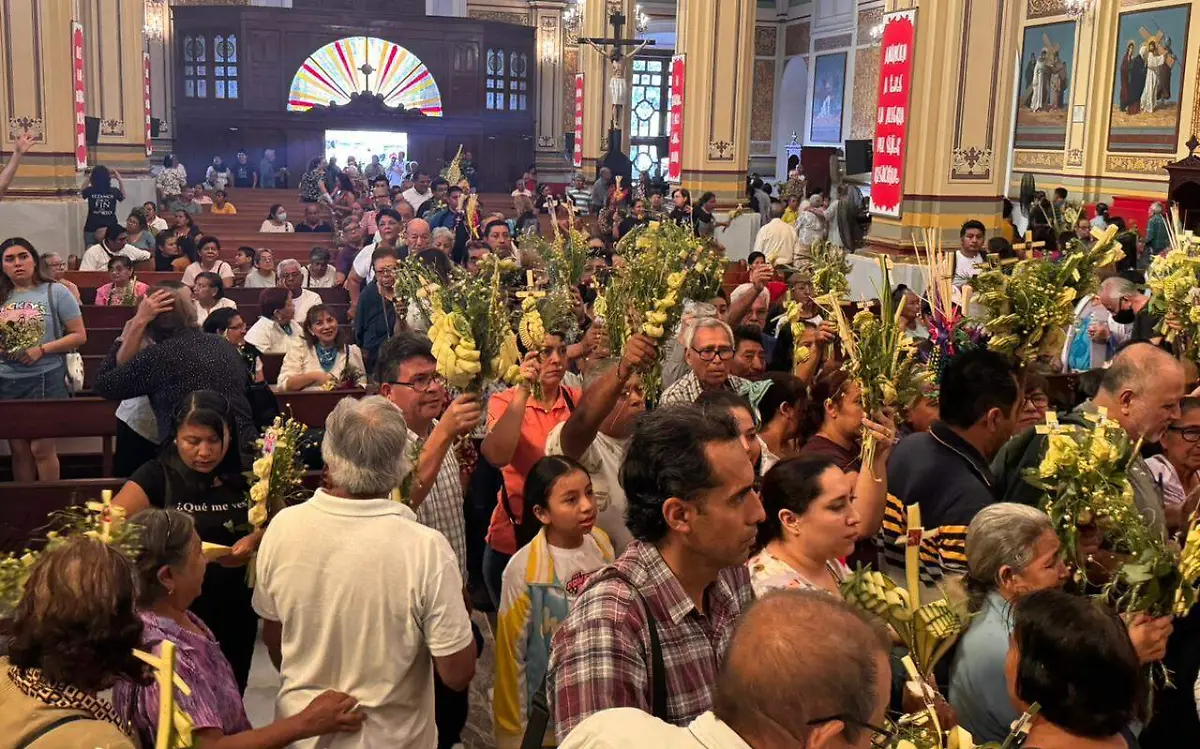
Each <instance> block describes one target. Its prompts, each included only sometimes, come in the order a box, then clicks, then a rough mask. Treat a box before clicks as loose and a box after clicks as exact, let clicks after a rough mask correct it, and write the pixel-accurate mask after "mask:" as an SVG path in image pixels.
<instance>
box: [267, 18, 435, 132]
mask: <svg viewBox="0 0 1200 749" xmlns="http://www.w3.org/2000/svg"><path fill="white" fill-rule="evenodd" d="M356 93H373V94H378V95H379V96H382V97H383V103H384V104H385V105H386V106H389V107H399V106H404V107H405V108H406V109H419V110H421V111H422V112H424V113H425V115H427V116H429V117H441V116H442V94H441V92H440V91H439V90H438V86H437V82H436V81H434V80H433V74H432V73H430V72H429V68H427V67H425V64H424V63H422V62H421V60H420V59H419V58H418V57H417V56H416V55H414V54H413V53H411V52H409V51H408V50H407V49H405V48H404V47H401V46H399V45H397V44H393V43H392V42H389V41H386V40H383V39H378V38H376V37H369V36H353V37H346V38H344V39H339V40H337V41H336V42H331V43H329V44H326V45H325V46H324V47H321V48H320V49H318V50H317V51H316V52H314V53H312V54H311V55H310V56H309V57H308V59H306V60H305V61H304V64H303V65H301V66H300V69H299V70H297V71H296V75H295V77H294V78H292V88H291V91H290V92H289V93H288V111H291V112H305V111H307V110H309V109H312V108H313V107H327V106H330V105H341V104H347V103H349V102H350V97H351V95H353V94H356Z"/></svg>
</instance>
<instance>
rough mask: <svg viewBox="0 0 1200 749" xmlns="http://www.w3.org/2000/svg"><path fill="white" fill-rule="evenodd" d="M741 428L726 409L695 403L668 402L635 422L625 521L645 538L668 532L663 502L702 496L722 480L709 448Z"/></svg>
mask: <svg viewBox="0 0 1200 749" xmlns="http://www.w3.org/2000/svg"><path fill="white" fill-rule="evenodd" d="M738 439H739V434H738V428H737V425H736V424H735V423H734V421H733V419H731V418H730V417H729V416H728V415H726V414H724V413H713V414H707V413H705V412H704V409H702V408H699V407H698V406H695V405H692V404H675V405H668V406H662V407H660V408H658V409H656V410H654V411H650V412H648V413H645V414H642V415H641V416H639V417H638V419H637V421H636V422H635V423H634V428H633V437H632V438H631V440H630V442H629V449H628V451H627V453H626V458H625V463H624V464H622V466H621V486H622V488H624V489H625V497H626V510H625V525H626V526H628V528H629V532H630V533H631V534H633V537H634V538H636V539H638V540H639V541H646V542H648V543H654V542H656V541H659V540H660V539H662V538H663V537H665V536H666V535H667V530H668V529H667V523H666V519H665V518H663V512H662V510H663V503H665V502H666V501H667V500H668V499H670V498H671V497H679V498H680V499H684V500H689V501H691V500H696V499H698V498H699V496H700V494H702V493H703V492H705V491H708V490H710V489H712V488H714V487H716V486H717V477H716V476H714V475H713V471H712V466H711V465H709V462H708V456H707V455H706V454H705V449H706V448H707V447H708V445H709V443H712V442H735V441H737V440H738Z"/></svg>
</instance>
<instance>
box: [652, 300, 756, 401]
mask: <svg viewBox="0 0 1200 749" xmlns="http://www.w3.org/2000/svg"><path fill="white" fill-rule="evenodd" d="M683 345H684V361H685V362H687V365H688V369H689V370H691V371H689V372H688V373H687V374H686V375H684V376H683V377H682V378H680V380H679V381H678V382H676V383H675V384H674V385H672V386H671V387H669V388H667V389H666V390H665V391H663V394H662V404H663V405H666V404H668V403H694V402H695V401H696V399H697V398H699V397H700V394H701V393H703V392H704V391H706V390H737V389H738V388H739V387H740V386H741V384H742V383H743V382H745V380H743V379H742V378H741V377H738V376H736V375H733V374H731V373H730V370H731V360H732V359H733V354H734V348H733V331H732V330H730V329H729V326H728V325H727V324H725V323H724V322H723V321H721V320H718V319H716V318H711V317H705V318H701V319H699V320H697V321H696V322H695V323H694V324H693V325H692V326H691V327H690V328H689V329H688V330H687V332H686V333H685V335H684V341H683Z"/></svg>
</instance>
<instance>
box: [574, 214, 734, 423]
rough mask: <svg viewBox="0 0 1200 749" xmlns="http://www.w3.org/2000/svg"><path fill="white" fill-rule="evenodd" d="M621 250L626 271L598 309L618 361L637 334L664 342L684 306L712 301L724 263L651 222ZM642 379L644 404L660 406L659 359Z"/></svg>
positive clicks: (673, 228)
mask: <svg viewBox="0 0 1200 749" xmlns="http://www.w3.org/2000/svg"><path fill="white" fill-rule="evenodd" d="M618 250H619V252H620V254H621V256H622V257H624V258H625V261H626V262H625V265H624V266H622V267H620V268H617V269H614V271H613V275H612V277H611V279H610V280H609V284H608V288H607V290H606V291H605V293H604V296H603V297H602V298H600V299H597V301H596V305H595V308H594V309H595V312H596V315H597V317H603V319H604V331H605V334H606V335H607V336H608V340H609V351H611V352H612V355H613V356H620V355H621V352H622V351H623V350H624V348H625V342H626V341H627V340H629V338H630V337H632V336H634V335H636V334H638V333H644V334H646V335H647V336H649V337H651V338H653V339H655V340H656V341H660V342H661V341H662V339H663V337H664V336H666V335H668V334H669V333H670V332H671V331H673V330H675V328H676V327H677V326H678V325H679V320H680V318H681V317H682V316H683V302H684V300H687V299H698V300H708V299H711V298H713V297H714V296H716V294H717V290H718V289H719V288H720V287H721V280H722V278H723V277H724V273H725V258H724V257H723V256H722V255H721V253H720V251H719V250H717V249H715V248H714V247H712V246H711V245H709V244H707V243H706V242H703V241H701V240H700V239H699V238H697V237H696V236H695V235H694V234H693V233H692V231H691V229H690V228H688V227H681V226H679V225H678V224H676V223H674V222H672V221H652V222H650V223H649V224H647V225H646V226H642V227H638V228H637V229H634V230H633V231H631V232H630V233H629V234H627V235H626V236H625V237H623V238H622V239H621V241H620V243H619V244H618ZM642 376H643V381H644V386H645V390H646V398H647V399H648V400H650V401H652V402H654V401H657V399H658V396H659V394H660V392H661V390H662V359H661V356H660V358H659V360H658V361H657V362H656V363H655V364H654V366H653V367H651V369H650V371H648V372H643V373H642Z"/></svg>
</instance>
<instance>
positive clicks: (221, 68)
mask: <svg viewBox="0 0 1200 749" xmlns="http://www.w3.org/2000/svg"><path fill="white" fill-rule="evenodd" d="M213 60H214V61H215V62H216V65H214V66H213V78H214V84H215V88H216V94H217V98H218V99H236V98H238V84H237V71H238V49H237V35H236V34H230V35H229V36H226V37H222V36H220V35H219V34H218V35H217V37H216V38H215V39H214V40H213Z"/></svg>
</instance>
